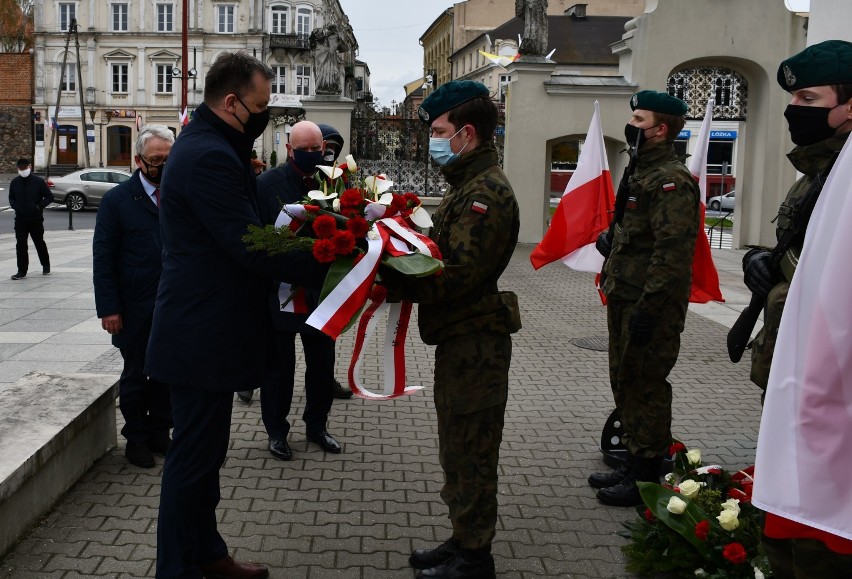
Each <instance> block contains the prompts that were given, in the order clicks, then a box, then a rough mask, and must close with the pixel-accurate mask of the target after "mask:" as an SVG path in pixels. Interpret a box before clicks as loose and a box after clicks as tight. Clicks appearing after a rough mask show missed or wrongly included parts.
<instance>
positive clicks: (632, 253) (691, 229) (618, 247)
mask: <svg viewBox="0 0 852 579" xmlns="http://www.w3.org/2000/svg"><path fill="white" fill-rule="evenodd" d="M698 199H699V189H698V185H697V183H696V182H695V179H694V178H693V177H692V175H691V174H690V172H689V170H688V169H687V168H686V166H685V165H684V164H683V163H682V162H681V161H680V160H679V159H678V158H677V156H676V155H675V152H674V147H672V145H671V144H668V143H654V144H651V145H647V146H646V147H645V148H643V149H642V150H641V151H640V153H639V160H638V163H637V166H636V172H635V173H633V176H631V177H630V191H629V196H628V200H627V206H626V208H625V211H624V218H623V219H622V220H621V223H620V224H618V225H616V227H615V233H614V235H613V242H612V252H611V254H610V256H609V259H607V261H606V265H605V266H604V271H605V273H606V281H605V282H604V286H603V288H602V289H603V292H604V294H605V295H606V296H607V298H608V299H610V300H628V301H633V302H636V303H637V306H636V307H637V309H638V310H640V311H643V312H646V313H648V314H651V315H654V313H655V312H657V311H658V310H660V308H661V306H662V305H663V304H665V303H666V302H667V301H668V300H678V301H683V303H684V304H685V303H687V301H688V300H689V288H690V283H691V281H692V257H693V253H694V251H695V239H696V237H697V236H698V227H699V223H698V222H699V202H698Z"/></svg>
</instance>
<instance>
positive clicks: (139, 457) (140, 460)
mask: <svg viewBox="0 0 852 579" xmlns="http://www.w3.org/2000/svg"><path fill="white" fill-rule="evenodd" d="M124 456H126V457H127V460H128V461H130V464H135V465H136V466H138V467H140V468H152V467H153V466H154V455H152V454H151V451H150V450H148V445H146V444H144V443H142V442H135V441H133V440H128V441H127V448H125V449H124Z"/></svg>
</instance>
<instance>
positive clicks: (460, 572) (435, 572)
mask: <svg viewBox="0 0 852 579" xmlns="http://www.w3.org/2000/svg"><path fill="white" fill-rule="evenodd" d="M495 577H497V573H496V571H495V570H494V557H492V556H491V547H485V548H484V549H460V550H459V552H458V553H456V554H455V555H453V556H452V558H450V559H449V560H447V561H446V562H444V563H442V564H441V565H438V566H437V567H432V568H430V569H423V570H422V571H420V573H418V574H417V579H494V578H495Z"/></svg>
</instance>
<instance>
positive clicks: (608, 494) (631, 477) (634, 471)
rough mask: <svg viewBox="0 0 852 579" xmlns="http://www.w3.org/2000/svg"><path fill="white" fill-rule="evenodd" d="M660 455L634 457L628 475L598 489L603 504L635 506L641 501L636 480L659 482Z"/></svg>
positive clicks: (598, 495) (661, 459)
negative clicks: (614, 483)
mask: <svg viewBox="0 0 852 579" xmlns="http://www.w3.org/2000/svg"><path fill="white" fill-rule="evenodd" d="M662 462H663V458H662V457H661V456H657V457H650V458H636V459H635V460H634V461H633V465H632V467H631V469H630V472H629V473H628V475H627V476H626V477H625V478H624V480H622V481H621V482H620V483H618V484H617V485H613V486H611V487H607V488H603V489H601V490H599V491H598V494H597V497H598V500H599V501H600V502H602V503H603V504H605V505H611V506H614V507H635V506H639V505H641V504H642V503H643V501H642V495H641V494H640V493H639V487H638V486H637V485H636V482H637V481H646V482H656V483H658V482H660V467H661V466H662Z"/></svg>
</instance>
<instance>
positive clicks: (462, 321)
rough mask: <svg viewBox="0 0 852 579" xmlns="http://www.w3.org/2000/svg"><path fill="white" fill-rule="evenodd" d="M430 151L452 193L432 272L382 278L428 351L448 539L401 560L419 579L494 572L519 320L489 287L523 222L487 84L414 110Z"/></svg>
mask: <svg viewBox="0 0 852 579" xmlns="http://www.w3.org/2000/svg"><path fill="white" fill-rule="evenodd" d="M419 114H420V118H421V119H422V120H423V121H424V122H426V123H428V124H429V125H430V126H431V131H432V139H431V140H430V145H429V151H430V154H431V155H432V158H433V159H434V160H435V162H436V163H438V164H440V165H441V172H442V173H443V175H444V177H445V178H446V180H447V182H448V183H449V184H450V185H451V188H450V189H449V191H447V193H446V194H445V195H444V198H443V200H442V201H441V204H440V206H439V207H438V209H437V210H436V212H435V215H434V217H433V223H434V225H433V227H432V230H431V237H432V239H434V241H435V242H436V243H437V245H438V247H439V248H440V250H441V255H442V256H443V260H444V270H443V272H442V273H441V275H438V276H434V277H429V278H421V279H416V280H411V279H408V278H401V277H399V276H394V275H393V272H386V273H385V274H383V279H384V283H385V284H386V285H387V286H388V290H389V292H390V294H389V295H390V296H391V299H394V298H396V299H399V298H404V299H408V300H411V301H414V302H418V303H419V304H420V311H419V314H418V322H419V326H420V336H421V337H422V339H423V341H424V342H426V343H427V344H434V345H436V346H437V348H436V349H435V394H434V397H435V409H436V411H437V415H438V445H439V456H440V462H441V467H442V468H443V470H444V487H443V489H442V490H441V498H442V499H443V500H444V502H445V503H446V504H447V507H448V508H449V516H450V521H451V522H452V525H453V535H452V537H451V538H450V539H449V540H448V541H446V542H445V543H444V544H442V545H440V546H439V547H437V548H435V549H419V550H417V551H415V552H414V553H412V555H411V557H410V559H409V561H410V563H411V565H412V566H413V567H415V568H417V569H421V571H420V572H419V573H418V575H417V576H418V577H429V578H437V577H477V578H479V577H482V578H489V577H494V576H495V570H494V559H493V557H492V556H491V541H492V539H493V538H494V533H495V525H496V523H497V465H498V459H499V452H500V442H501V440H502V437H503V416H504V413H505V410H506V400H507V398H508V390H509V363H510V360H511V357H512V339H511V334H512V333H514V332H516V331H518V330H519V329H520V327H521V321H520V312H519V309H518V300H517V296H516V295H515V294H514V293H512V292H501V291H499V290H498V289H497V280H498V279H499V278H500V275H501V274H502V273H503V270H504V269H505V268H506V266H507V265H508V263H509V259H510V258H511V256H512V252H513V251H514V250H515V245H516V243H517V240H518V230H519V227H520V218H519V210H518V204H517V202H516V200H515V195H514V193H513V191H512V187H511V185H509V182H508V181H507V179H506V176H505V175H504V174H503V171H502V170H501V169H500V167H499V165H498V164H497V151H496V149H495V147H494V144H493V135H494V129H495V127H496V125H497V109H496V108H495V106H494V104H493V103H492V102H491V101H490V100H489V98H488V89H487V88H486V87H485V86H484V85H482V84H480V83H476V82H472V81H452V82H449V83H447V84H444V85H442V86H441V87H440V88H438V90H436V91H435V92H434V93H432V94H431V95H430V96H429V97H428V98H427V99H426V100H425V101H423V104H422V106H421V108H420V110H419Z"/></svg>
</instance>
